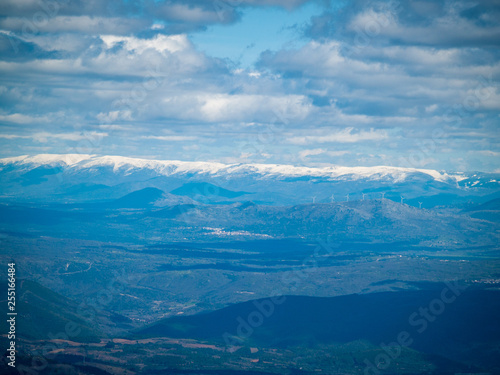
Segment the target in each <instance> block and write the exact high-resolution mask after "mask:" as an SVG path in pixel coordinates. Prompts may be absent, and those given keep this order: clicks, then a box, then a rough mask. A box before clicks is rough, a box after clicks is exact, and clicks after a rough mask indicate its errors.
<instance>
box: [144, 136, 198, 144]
mask: <svg viewBox="0 0 500 375" xmlns="http://www.w3.org/2000/svg"><path fill="white" fill-rule="evenodd" d="M141 139H155V140H158V141H172V142H180V141H194V140H196V139H198V137H193V136H187V135H147V136H142V137H141Z"/></svg>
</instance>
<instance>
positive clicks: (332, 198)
mask: <svg viewBox="0 0 500 375" xmlns="http://www.w3.org/2000/svg"><path fill="white" fill-rule="evenodd" d="M330 200H331V202H332V203H333V202H335V196H334V195H333V194H332V196H331V197H330Z"/></svg>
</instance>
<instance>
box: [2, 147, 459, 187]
mask: <svg viewBox="0 0 500 375" xmlns="http://www.w3.org/2000/svg"><path fill="white" fill-rule="evenodd" d="M0 164H4V165H6V164H20V165H35V166H42V165H63V166H66V167H67V168H70V169H86V168H93V167H102V166H110V167H112V168H113V171H114V172H115V173H116V172H118V171H125V172H131V171H132V170H133V169H135V168H138V169H149V170H153V171H155V172H157V173H159V174H161V175H164V176H170V175H173V174H187V173H197V174H210V175H213V176H222V175H235V174H249V173H255V174H259V175H261V176H263V177H304V176H310V177H326V178H345V177H349V178H351V179H360V178H369V179H380V178H390V179H393V180H394V181H395V182H400V181H404V180H406V179H407V178H408V176H409V175H411V174H414V173H422V174H426V175H428V176H430V177H432V178H433V179H434V180H436V181H441V182H444V181H447V180H448V181H449V180H453V181H458V179H459V178H463V177H462V176H453V175H448V174H446V173H441V172H438V171H435V170H431V169H417V168H402V167H390V166H376V167H342V166H331V167H322V168H316V167H300V166H292V165H283V164H222V163H216V162H189V161H179V160H151V159H139V158H130V157H123V156H97V155H87V154H40V155H34V156H27V155H25V156H19V157H14V158H4V159H0Z"/></svg>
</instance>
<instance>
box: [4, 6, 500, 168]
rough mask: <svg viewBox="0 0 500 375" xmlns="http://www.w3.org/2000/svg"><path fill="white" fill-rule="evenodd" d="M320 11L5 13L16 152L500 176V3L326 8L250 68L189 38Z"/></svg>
mask: <svg viewBox="0 0 500 375" xmlns="http://www.w3.org/2000/svg"><path fill="white" fill-rule="evenodd" d="M311 2H312V1H311ZM306 3H308V1H306V0H295V1H285V0H237V1H234V0H231V1H229V0H228V1H224V0H220V1H219V0H215V1H213V2H212V1H201V0H199V1H177V0H176V1H152V0H151V1H142V2H128V1H127V2H124V1H67V0H45V1H35V0H25V1H11V0H6V1H3V2H2V3H1V4H0V56H1V57H0V74H1V75H2V79H1V82H0V101H1V103H2V104H1V105H0V127H1V133H0V144H1V145H2V149H3V155H2V156H16V155H20V154H34V153H38V152H57V153H65V152H68V153H75V152H76V153H78V152H85V153H95V154H121V155H125V156H142V157H154V158H169V159H184V160H218V161H223V162H238V161H240V162H273V163H297V164H308V165H315V164H317V165H320V164H321V165H323V164H326V163H334V164H345V165H351V166H352V165H376V164H388V165H394V166H413V167H428V168H436V169H450V170H496V169H498V168H499V165H498V160H499V159H498V155H499V152H500V147H499V142H498V141H499V139H498V134H499V132H498V130H499V121H500V91H499V88H498V80H499V77H500V58H499V57H500V52H499V47H500V46H499V44H500V42H499V41H500V26H499V25H500V2H498V1H488V2H482V1H478V2H460V1H425V0H421V1H405V2H398V1H367V0H354V1H347V2H344V3H342V4H343V5H342V6H339V5H338V2H331V3H329V2H328V1H327V2H325V1H315V2H314V3H316V4H317V6H318V9H320V11H319V12H318V14H317V15H316V16H314V17H312V18H310V19H305V20H304V22H303V23H302V24H297V25H295V27H294V30H295V34H296V37H297V38H298V40H300V43H298V44H297V43H295V44H291V45H289V46H283V48H281V49H276V50H273V51H262V52H261V54H260V57H259V59H258V61H255V65H254V66H253V67H251V68H245V69H238V68H237V67H236V66H237V65H236V64H235V63H234V61H231V60H229V59H224V58H215V57H213V55H212V54H211V53H210V50H209V49H208V50H201V49H200V48H198V47H197V46H196V45H194V44H193V42H192V41H191V38H190V36H191V35H192V33H203V32H209V30H210V28H211V27H213V26H214V25H225V26H224V27H227V30H228V32H231V25H233V24H235V23H237V22H246V21H245V13H246V12H247V11H248V10H250V9H255V8H259V9H263V10H269V11H271V10H272V9H280V8H282V9H285V10H286V11H287V12H300V11H301V7H302V6H304V4H306ZM278 21H279V20H277V22H278ZM255 27H259V25H255ZM269 37H270V38H272V37H273V36H272V35H270V36H269Z"/></svg>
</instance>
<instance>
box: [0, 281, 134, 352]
mask: <svg viewBox="0 0 500 375" xmlns="http://www.w3.org/2000/svg"><path fill="white" fill-rule="evenodd" d="M0 285H1V286H2V287H4V290H7V285H6V283H3V284H0ZM16 302H17V303H16V311H17V313H18V316H17V320H18V324H17V325H16V328H17V335H18V337H20V338H22V339H30V340H49V339H52V338H53V337H55V336H59V337H55V338H63V337H65V338H66V339H69V340H74V341H79V342H88V341H92V342H99V340H100V339H101V338H102V337H104V336H105V333H104V331H103V330H102V327H103V326H104V325H109V326H110V327H115V328H117V327H119V326H121V331H123V329H126V328H130V327H131V326H130V325H129V324H128V323H127V321H128V319H126V318H124V317H122V316H120V315H117V314H114V313H108V312H103V311H98V312H96V311H95V309H93V308H90V306H85V305H79V304H78V303H76V302H74V301H72V300H70V299H68V298H65V297H63V296H61V295H60V294H58V293H55V292H53V291H52V290H50V289H47V288H45V287H43V286H42V285H40V284H38V283H37V282H35V281H31V280H17V285H16ZM0 303H2V304H6V300H3V301H0ZM0 328H1V329H2V332H8V328H7V322H6V321H5V320H4V319H2V322H0Z"/></svg>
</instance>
